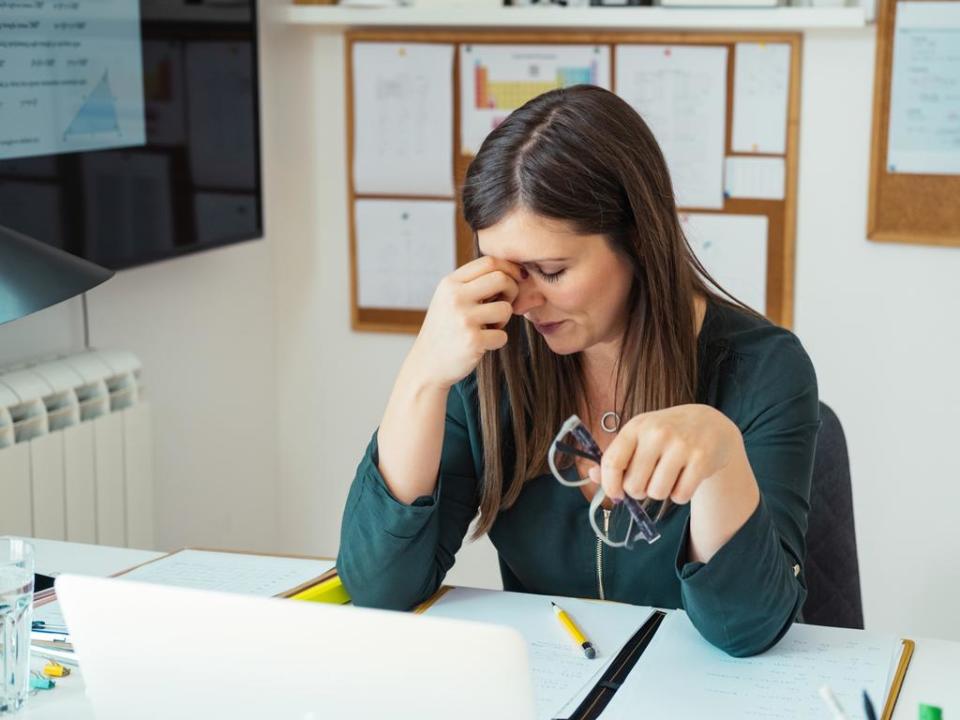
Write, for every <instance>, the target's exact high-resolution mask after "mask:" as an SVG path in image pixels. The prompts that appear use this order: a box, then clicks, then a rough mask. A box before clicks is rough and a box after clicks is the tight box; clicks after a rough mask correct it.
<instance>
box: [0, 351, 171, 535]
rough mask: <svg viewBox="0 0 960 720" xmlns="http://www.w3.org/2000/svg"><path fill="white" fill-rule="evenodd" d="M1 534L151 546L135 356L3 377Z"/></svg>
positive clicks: (149, 480) (148, 461)
mask: <svg viewBox="0 0 960 720" xmlns="http://www.w3.org/2000/svg"><path fill="white" fill-rule="evenodd" d="M0 535H23V536H28V537H39V538H51V539H54V540H71V541H75V542H85V543H99V544H104V545H117V546H121V547H136V548H144V549H153V548H154V547H155V545H156V542H155V536H154V484H153V438H152V430H151V422H150V406H149V403H148V402H147V401H146V400H145V398H144V397H143V392H142V387H141V383H140V361H139V360H138V359H137V358H136V356H134V355H133V354H132V353H128V352H119V351H88V352H83V353H80V354H77V355H70V356H67V357H63V358H58V359H57V360H55V361H50V362H44V363H42V364H38V365H32V366H29V367H23V368H18V369H17V370H13V371H10V372H6V373H3V374H0Z"/></svg>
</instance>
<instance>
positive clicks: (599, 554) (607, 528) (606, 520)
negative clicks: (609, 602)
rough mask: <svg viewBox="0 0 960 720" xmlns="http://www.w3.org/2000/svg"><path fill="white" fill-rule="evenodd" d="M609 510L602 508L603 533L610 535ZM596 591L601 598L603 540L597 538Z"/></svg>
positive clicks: (603, 598)
mask: <svg viewBox="0 0 960 720" xmlns="http://www.w3.org/2000/svg"><path fill="white" fill-rule="evenodd" d="M610 512H611V511H610V510H607V509H606V508H603V534H604V535H606V536H607V537H610ZM597 591H598V595H599V597H600V599H601V600H605V599H606V598H605V597H604V594H603V540H601V539H600V538H597Z"/></svg>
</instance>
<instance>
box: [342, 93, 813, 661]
mask: <svg viewBox="0 0 960 720" xmlns="http://www.w3.org/2000/svg"><path fill="white" fill-rule="evenodd" d="M463 206H464V215H465V218H466V221H467V223H468V224H469V225H470V227H471V228H472V229H473V230H474V231H475V234H476V239H477V246H478V250H479V255H480V257H479V258H478V259H476V260H474V261H473V262H470V263H467V264H466V265H464V266H463V267H461V268H459V269H458V270H456V271H455V272H453V273H452V274H451V275H449V276H448V277H446V278H444V279H443V280H442V281H441V283H440V285H439V286H438V288H437V290H436V293H435V295H434V297H433V300H432V301H431V303H430V308H429V310H428V311H427V316H426V319H425V321H424V323H423V327H422V329H421V331H420V334H419V336H418V337H417V339H416V342H415V343H414V345H413V348H412V349H411V351H410V354H409V355H408V357H407V358H406V360H405V362H404V364H403V366H402V368H401V370H400V373H399V375H398V377H397V380H396V384H395V386H394V389H393V392H392V394H391V396H390V400H389V402H388V405H387V409H386V411H385V413H384V416H383V421H382V423H381V425H380V428H379V431H378V432H377V434H376V435H375V436H374V438H373V440H372V442H371V443H370V446H369V448H368V450H367V453H366V456H365V457H364V459H363V460H362V462H361V463H360V466H359V468H358V470H357V476H356V478H355V480H354V483H353V485H352V488H351V490H350V495H349V498H348V500H347V504H346V509H345V512H344V518H343V528H342V535H341V543H340V556H339V558H338V561H337V566H338V568H339V571H340V575H341V577H342V579H343V582H344V585H345V586H346V588H347V590H348V591H349V592H350V595H351V596H352V598H353V600H354V602H355V603H357V604H359V605H372V606H379V607H391V608H409V607H411V606H413V605H415V604H416V603H418V602H420V601H422V600H424V599H425V598H427V597H428V596H430V595H431V594H432V593H433V592H434V591H435V590H436V589H437V588H438V586H439V585H440V583H441V581H442V580H443V577H444V574H445V573H446V572H447V571H448V570H449V569H450V567H451V566H452V565H453V562H454V556H455V554H456V552H457V550H458V549H459V548H460V545H461V543H462V541H463V538H464V536H465V534H466V532H467V530H468V526H469V525H470V523H471V521H472V520H474V518H475V517H476V516H477V512H478V510H479V513H480V515H479V519H478V522H477V525H476V526H475V534H476V535H481V534H483V533H489V536H490V539H491V541H492V542H493V544H494V546H495V547H496V548H497V551H498V554H499V558H500V569H501V574H502V576H503V583H504V589H506V590H516V591H523V592H534V593H544V594H556V595H571V596H578V597H601V598H606V599H608V600H617V601H622V602H629V603H635V604H641V605H654V606H660V607H671V608H676V607H683V608H684V609H685V610H686V611H687V613H688V614H689V616H690V619H691V620H692V621H693V623H694V625H695V626H696V627H697V628H698V629H699V631H700V632H701V633H702V634H703V636H704V637H705V638H706V639H707V640H709V641H710V642H711V643H713V644H715V645H716V646H718V647H720V648H722V649H723V650H725V651H727V652H728V653H730V654H732V655H737V656H743V655H750V654H753V653H758V652H762V651H763V650H765V649H767V648H768V647H770V646H771V645H773V644H774V643H775V642H776V641H777V640H778V639H779V638H780V637H781V636H782V635H783V634H784V633H785V632H786V630H787V629H788V628H789V626H790V624H791V623H792V622H793V621H794V620H795V619H796V618H797V616H798V614H799V612H800V610H801V607H802V605H803V600H804V597H805V594H806V591H805V588H804V584H803V574H802V571H801V564H802V560H803V557H804V533H805V531H806V514H807V510H808V504H809V492H810V477H811V472H812V466H813V454H814V445H815V440H816V435H817V429H818V427H819V411H818V400H817V385H816V378H815V375H814V371H813V368H812V366H811V364H810V361H809V359H808V357H807V355H806V353H805V352H804V350H803V348H802V347H801V345H800V343H799V342H798V341H797V339H796V338H795V337H794V336H793V335H792V334H791V333H789V332H787V331H786V330H783V329H781V328H778V327H775V326H773V325H771V324H770V323H768V322H767V321H765V320H764V319H763V318H761V317H759V316H758V315H756V314H755V313H753V312H751V311H749V310H747V309H745V308H743V307H741V306H739V305H738V304H736V303H733V302H730V301H727V300H724V299H722V298H721V297H720V296H719V295H718V293H717V292H716V291H715V290H714V289H713V287H712V285H708V284H707V282H706V281H705V279H704V278H706V277H708V276H707V275H706V273H705V272H704V271H703V269H702V267H701V266H700V265H699V263H698V261H697V260H696V258H695V256H694V255H693V254H692V252H691V251H690V249H689V246H688V245H687V243H686V240H685V239H684V236H683V233H682V230H681V228H680V225H679V221H678V217H677V210H676V206H675V202H674V196H673V190H672V188H671V184H670V178H669V175H668V172H667V168H666V163H665V162H664V159H663V155H662V154H661V152H660V149H659V148H658V146H657V144H656V141H655V140H654V138H653V135H652V134H651V132H650V130H649V129H648V128H647V126H646V125H645V124H644V122H643V120H642V119H641V118H640V116H639V115H637V113H636V112H635V111H633V109H631V108H630V107H629V106H628V105H627V104H626V103H625V102H624V101H623V100H621V99H620V98H618V97H617V96H616V95H614V94H612V93H610V92H608V91H605V90H602V89H599V88H595V87H589V86H577V87H573V88H568V89H565V90H556V91H551V92H548V93H546V94H544V95H541V96H540V97H537V98H535V99H534V100H532V101H530V102H528V103H527V104H526V105H524V106H523V107H522V108H520V109H519V110H517V111H515V112H514V113H513V114H512V115H510V117H509V118H507V120H506V121H505V122H504V123H503V124H502V125H500V126H499V127H498V128H497V129H496V130H495V131H494V132H493V133H491V135H490V136H489V137H488V138H487V140H486V142H484V144H483V146H482V147H481V149H480V152H479V153H478V155H477V157H476V158H475V160H474V161H473V163H472V164H471V166H470V169H469V170H468V172H467V177H466V182H465V186H464V188H463ZM573 413H576V414H578V415H579V416H580V418H582V419H583V422H584V424H585V425H586V427H587V428H588V429H589V431H590V433H591V434H592V435H593V437H594V438H596V441H597V443H598V445H599V446H600V448H601V449H602V450H603V462H602V466H601V467H600V468H596V467H594V468H593V469H591V470H590V471H589V473H590V474H589V478H590V480H592V481H593V482H590V483H587V484H586V485H584V486H582V487H579V488H571V487H566V486H564V485H562V484H560V483H559V482H557V481H556V480H555V479H554V477H553V476H552V475H551V473H550V471H549V470H548V468H547V455H548V451H549V449H550V445H551V442H552V441H553V439H554V436H555V434H556V433H557V431H558V429H559V428H560V426H561V424H562V423H563V422H564V420H565V419H566V418H567V417H568V416H569V415H571V414H573ZM598 487H600V488H602V489H603V491H604V493H605V494H606V497H607V500H606V501H605V512H604V515H605V517H606V518H607V520H606V522H607V523H608V528H609V534H610V536H614V535H615V534H616V533H617V532H620V533H621V534H622V533H623V532H624V527H625V525H626V523H627V521H628V519H629V513H627V512H626V507H625V506H624V504H622V503H619V502H617V501H618V500H620V499H622V498H623V497H624V496H625V495H626V496H630V497H632V498H636V499H641V500H645V501H646V502H648V503H649V502H653V501H665V502H663V504H662V505H661V508H662V509H667V508H668V509H667V511H666V512H665V513H663V515H662V517H661V518H660V519H659V520H658V522H657V529H658V530H659V532H660V533H661V538H660V540H659V541H658V542H656V543H654V544H651V545H647V544H644V543H640V544H639V545H637V546H635V547H634V548H633V549H626V548H616V549H614V548H610V547H607V546H605V545H604V544H602V543H600V542H599V540H598V537H597V535H595V533H594V531H593V530H592V529H591V525H590V523H589V515H588V512H587V508H588V506H589V500H590V499H591V498H592V497H593V494H594V492H596V490H597V489H598ZM610 500H612V501H613V503H611V502H610Z"/></svg>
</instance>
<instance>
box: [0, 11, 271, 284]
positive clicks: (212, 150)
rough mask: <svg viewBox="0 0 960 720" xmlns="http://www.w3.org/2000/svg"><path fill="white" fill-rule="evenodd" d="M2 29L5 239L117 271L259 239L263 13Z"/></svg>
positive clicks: (87, 15)
mask: <svg viewBox="0 0 960 720" xmlns="http://www.w3.org/2000/svg"><path fill="white" fill-rule="evenodd" d="M2 20H3V25H4V29H3V32H2V34H0V225H5V226H7V227H10V228H13V229H14V230H18V231H20V232H22V233H25V234H27V235H30V236H31V237H34V238H37V239H39V240H43V241H45V242H48V243H50V244H51V245H55V246H57V247H59V248H62V249H64V250H67V251H68V252H71V253H74V254H76V255H79V256H81V257H85V258H88V259H90V260H92V261H94V262H97V263H99V264H101V265H104V266H107V267H111V268H125V267H131V266H134V265H141V264H144V263H149V262H153V261H156V260H162V259H166V258H170V257H176V256H179V255H184V254H187V253H191V252H196V251H199V250H206V249H208V248H213V247H218V246H222V245H226V244H229V243H235V242H240V241H243V240H250V239H253V238H258V237H261V236H262V234H263V207H262V206H263V203H262V193H261V181H260V123H259V113H258V111H259V98H258V81H257V12H256V0H230V1H229V2H224V1H223V0H63V1H60V0H58V1H57V2H54V1H53V0H48V1H46V2H37V3H33V2H26V3H13V6H12V9H8V10H5V11H4V13H3V18H2Z"/></svg>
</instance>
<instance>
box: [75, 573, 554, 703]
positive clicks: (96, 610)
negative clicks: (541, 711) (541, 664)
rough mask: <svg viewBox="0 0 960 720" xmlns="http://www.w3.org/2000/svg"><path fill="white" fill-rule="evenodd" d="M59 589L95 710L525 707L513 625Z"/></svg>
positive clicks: (132, 587)
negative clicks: (500, 625) (511, 627)
mask: <svg viewBox="0 0 960 720" xmlns="http://www.w3.org/2000/svg"><path fill="white" fill-rule="evenodd" d="M56 592H57V598H58V599H59V601H60V604H61V607H62V609H63V613H64V616H65V618H66V621H67V625H68V626H69V628H70V634H71V639H72V641H73V643H74V645H75V647H76V651H77V657H78V660H79V661H80V669H81V672H82V674H83V678H84V682H85V684H86V688H87V697H88V699H89V701H90V703H91V705H92V706H93V710H94V712H95V716H96V717H97V718H98V720H115V719H116V720H119V719H120V718H123V720H129V719H130V718H164V720H166V719H168V718H204V719H205V720H206V719H208V718H220V717H224V718H227V717H229V718H231V720H241V719H242V720H246V719H248V718H249V719H250V720H253V719H254V718H256V720H265V719H267V718H269V719H270V720H274V719H276V720H286V719H288V718H289V719H290V720H321V719H322V720H327V719H331V720H332V719H336V718H351V719H352V718H361V719H366V718H377V719H379V718H384V719H390V720H395V719H398V718H410V719H411V720H412V719H414V718H416V720H433V719H434V718H436V719H437V720H440V719H441V718H442V719H443V720H449V719H450V718H457V719H458V720H472V719H474V718H476V719H477V720H480V719H481V718H483V719H484V720H489V718H511V720H513V719H516V720H527V719H529V720H533V718H535V717H536V714H535V709H534V697H533V686H532V681H531V671H530V665H529V660H528V657H527V646H526V643H525V641H524V640H523V638H522V637H521V636H520V634H519V633H517V632H516V631H515V630H512V629H510V628H505V627H499V626H496V625H485V624H480V623H472V622H464V621H458V620H449V619H444V618H430V617H424V616H421V615H413V614H410V613H400V612H392V611H386V610H370V609H365V608H356V607H351V606H341V605H327V604H322V603H310V602H302V601H296V600H284V599H276V598H259V597H248V596H242V595H233V594H230V595H228V594H224V593H216V592H209V591H201V590H190V589H183V588H174V587H166V586H159V585H147V584H144V583H138V582H134V581H131V580H118V579H109V578H92V577H78V576H70V575H63V576H61V577H59V578H58V579H57V583H56Z"/></svg>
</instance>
